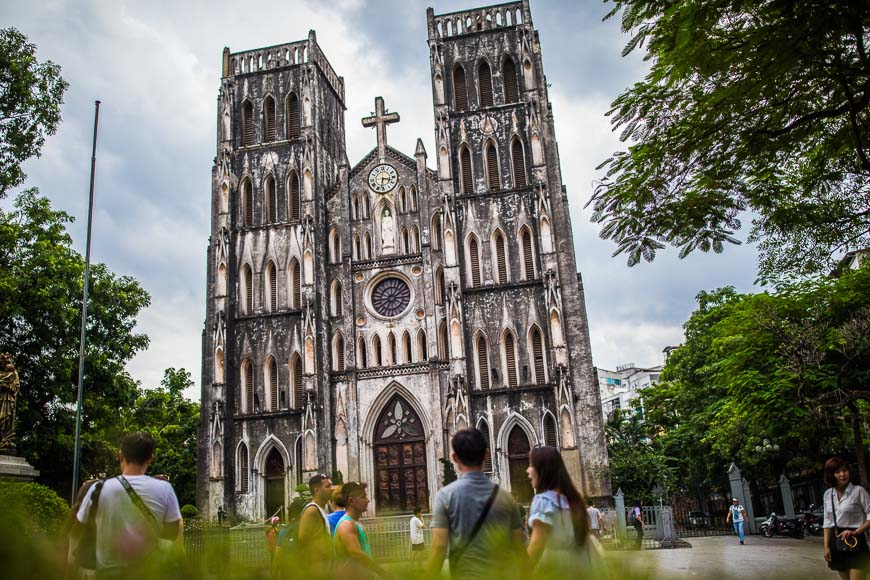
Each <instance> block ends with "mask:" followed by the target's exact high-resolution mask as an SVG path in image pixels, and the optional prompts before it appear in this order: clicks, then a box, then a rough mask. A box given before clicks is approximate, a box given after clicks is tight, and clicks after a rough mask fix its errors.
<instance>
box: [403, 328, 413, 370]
mask: <svg viewBox="0 0 870 580" xmlns="http://www.w3.org/2000/svg"><path fill="white" fill-rule="evenodd" d="M402 356H403V359H402V362H403V363H405V364H411V363H412V362H414V351H413V350H412V346H411V333H410V332H408V331H407V330H406V331H405V333H404V334H403V335H402Z"/></svg>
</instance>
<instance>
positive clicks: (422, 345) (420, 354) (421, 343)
mask: <svg viewBox="0 0 870 580" xmlns="http://www.w3.org/2000/svg"><path fill="white" fill-rule="evenodd" d="M427 360H429V348H428V345H427V344H426V331H425V330H423V329H422V328H421V329H420V331H419V332H417V361H418V362H426V361H427Z"/></svg>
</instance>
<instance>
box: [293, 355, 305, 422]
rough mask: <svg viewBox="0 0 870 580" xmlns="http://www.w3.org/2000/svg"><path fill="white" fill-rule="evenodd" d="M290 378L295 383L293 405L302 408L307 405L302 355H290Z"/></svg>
mask: <svg viewBox="0 0 870 580" xmlns="http://www.w3.org/2000/svg"><path fill="white" fill-rule="evenodd" d="M290 380H291V384H292V385H293V406H294V407H296V408H297V409H301V408H302V407H304V406H305V388H304V387H303V386H302V357H301V356H299V353H293V356H292V357H290Z"/></svg>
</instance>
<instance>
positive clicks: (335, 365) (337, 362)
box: [332, 332, 344, 372]
mask: <svg viewBox="0 0 870 580" xmlns="http://www.w3.org/2000/svg"><path fill="white" fill-rule="evenodd" d="M332 361H333V362H332V370H334V371H338V372H343V371H344V335H343V334H341V332H336V333H335V338H333V339H332Z"/></svg>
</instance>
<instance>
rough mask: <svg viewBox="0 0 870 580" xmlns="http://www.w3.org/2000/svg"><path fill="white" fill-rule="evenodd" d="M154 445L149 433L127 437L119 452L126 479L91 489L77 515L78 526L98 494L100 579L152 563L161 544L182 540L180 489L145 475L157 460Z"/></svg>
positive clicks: (122, 474)
mask: <svg viewBox="0 0 870 580" xmlns="http://www.w3.org/2000/svg"><path fill="white" fill-rule="evenodd" d="M154 446H155V444H154V438H153V437H151V435H148V434H147V433H131V434H129V435H127V436H125V437H124V439H123V441H122V442H121V451H120V453H119V454H118V458H119V459H120V462H121V475H119V476H118V477H113V478H109V479H106V480H105V481H104V482H97V483H95V484H94V485H92V486H91V488H90V489H89V490H88V493H87V495H86V496H85V499H84V501H82V505H81V507H80V508H79V511H78V513H77V514H76V520H77V523H78V524H80V525H81V524H84V523H85V522H86V521H87V520H88V517H89V515H90V511H91V506H92V505H93V504H94V502H93V501H92V500H93V497H94V494H95V493H97V496H96V497H97V500H96V506H95V507H96V514H95V523H96V526H97V577H98V578H113V577H122V576H124V575H125V570H129V569H130V568H132V567H137V568H141V566H142V565H144V564H145V563H148V565H149V566H150V565H153V564H154V562H155V560H156V559H155V558H149V556H152V555H153V554H154V553H155V552H157V551H158V550H159V549H160V545H161V540H164V541H166V540H168V541H175V540H176V539H178V537H179V533H180V530H181V512H180V511H179V509H178V498H177V497H175V490H174V489H172V485H171V484H170V483H169V482H168V481H164V480H162V479H155V478H153V477H149V476H147V475H145V472H146V471H147V470H148V466H149V465H150V464H151V462H152V461H153V460H154ZM101 484H102V485H101ZM97 490H99V491H97ZM146 510H147V511H146Z"/></svg>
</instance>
